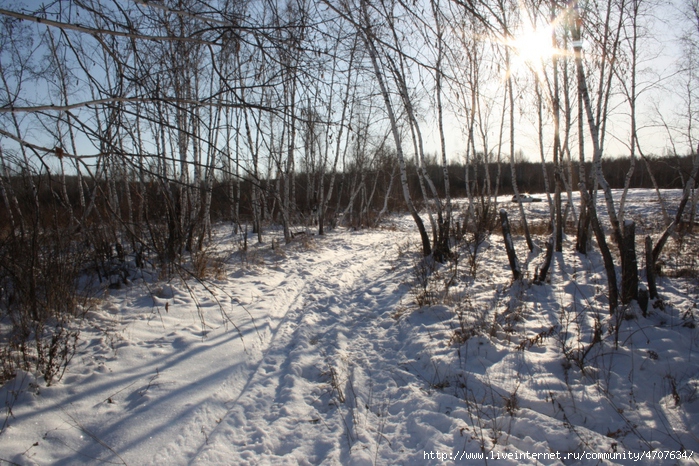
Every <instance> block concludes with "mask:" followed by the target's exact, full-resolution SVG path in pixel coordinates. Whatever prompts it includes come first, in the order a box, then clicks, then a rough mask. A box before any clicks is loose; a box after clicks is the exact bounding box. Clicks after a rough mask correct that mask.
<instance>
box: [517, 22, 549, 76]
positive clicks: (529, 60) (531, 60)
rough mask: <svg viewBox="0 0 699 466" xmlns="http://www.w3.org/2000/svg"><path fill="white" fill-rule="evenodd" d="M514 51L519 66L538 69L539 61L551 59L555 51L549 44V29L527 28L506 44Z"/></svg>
mask: <svg viewBox="0 0 699 466" xmlns="http://www.w3.org/2000/svg"><path fill="white" fill-rule="evenodd" d="M508 45H510V47H512V49H513V50H514V53H515V56H516V57H517V61H518V62H519V65H523V66H533V67H537V68H538V67H539V66H540V65H541V61H542V60H544V61H546V60H547V59H549V58H551V57H552V56H553V55H554V54H555V52H556V50H555V48H554V47H553V45H552V43H551V27H550V26H548V27H542V28H539V29H534V28H528V29H526V30H524V31H522V32H520V33H519V34H517V36H516V37H515V38H513V39H512V40H511V41H510V43H509V44H508Z"/></svg>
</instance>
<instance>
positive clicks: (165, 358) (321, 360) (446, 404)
mask: <svg viewBox="0 0 699 466" xmlns="http://www.w3.org/2000/svg"><path fill="white" fill-rule="evenodd" d="M653 195H654V193H652V192H648V191H635V192H632V193H631V195H630V196H629V200H628V201H627V202H628V203H629V207H630V211H629V213H628V214H627V218H638V219H640V220H643V219H644V218H647V219H649V220H648V222H646V223H649V222H650V219H653V221H657V219H658V217H659V213H658V209H657V202H656V201H655V200H654V198H653ZM666 195H667V196H668V199H669V202H671V203H672V202H674V201H676V199H677V198H678V196H679V193H678V192H668V193H666ZM503 205H504V206H505V207H507V208H508V209H509V208H511V206H507V205H505V204H503ZM671 205H673V204H671ZM526 209H527V212H528V215H531V216H532V217H530V219H534V217H536V216H537V215H538V216H539V217H540V220H544V219H546V218H548V210H547V209H548V206H547V204H546V203H536V204H534V203H532V204H529V205H527V206H526ZM510 215H511V217H512V218H513V219H514V220H513V223H514V222H516V221H517V220H516V219H517V215H518V212H517V209H512V211H511V212H510ZM638 233H639V235H638V236H639V238H640V239H639V241H640V240H642V234H646V233H644V232H643V231H639V232H638ZM270 235H271V236H268V237H267V239H268V240H269V242H267V243H265V244H262V245H255V244H254V240H253V238H252V237H251V238H250V240H249V243H248V244H249V249H248V250H247V251H244V252H243V251H241V250H239V245H238V242H237V240H236V237H235V235H233V234H232V232H231V230H230V228H229V227H227V226H224V225H219V226H218V227H217V229H216V238H215V244H216V248H217V252H218V253H219V254H221V256H222V257H224V258H225V268H224V269H223V271H222V272H221V273H220V274H218V275H217V276H216V277H215V278H210V279H209V280H208V281H206V282H205V283H203V284H202V283H197V282H196V281H193V280H189V281H187V282H183V281H182V280H180V279H176V278H172V279H171V280H169V281H154V280H153V279H152V278H149V277H148V276H142V277H141V278H138V279H136V280H134V282H133V284H132V285H131V286H128V287H126V288H122V289H118V290H108V291H109V293H106V292H105V295H104V296H102V297H101V300H100V304H99V306H98V308H97V309H96V310H95V311H92V312H91V313H90V315H89V318H88V319H87V320H86V321H85V322H84V323H83V328H82V330H81V334H80V341H79V345H78V349H77V352H76V355H75V356H74V358H73V360H72V361H71V364H70V365H69V366H68V369H67V371H66V373H65V375H64V376H63V378H62V379H61V380H60V381H59V382H57V383H54V384H53V385H51V386H46V384H45V383H43V381H42V380H41V379H37V378H36V377H35V375H33V374H29V373H19V374H18V376H17V377H16V378H15V380H14V381H11V382H8V383H6V384H5V385H4V386H3V387H1V388H0V397H2V399H4V400H5V403H6V407H8V408H11V414H9V415H8V416H7V418H6V423H5V427H4V429H3V431H2V433H1V434H0V459H1V460H4V461H7V462H10V463H16V464H71V465H73V464H96V463H107V464H129V465H132V464H139V465H140V464H173V465H176V464H241V465H245V464H255V465H256V464H274V465H280V464H281V465H284V464H289V465H296V464H301V465H315V464H331V465H332V464H349V465H373V464H406V465H411V464H416V465H417V464H485V463H487V462H488V461H491V462H494V463H495V464H502V465H507V464H513V465H514V464H583V465H587V464H696V463H697V462H698V461H699V456H697V455H696V454H695V453H694V452H695V451H699V352H698V350H699V330H698V329H697V328H696V325H695V321H696V318H697V317H699V316H698V315H697V312H699V311H698V310H697V297H698V296H699V285H698V283H697V279H696V277H695V278H691V277H685V278H672V279H671V278H668V277H660V278H659V283H658V285H659V291H660V294H661V297H662V301H657V302H656V303H655V307H654V308H652V309H650V310H649V313H648V317H642V316H641V314H640V311H639V310H638V309H635V308H633V307H631V308H629V309H628V310H627V311H626V314H624V315H622V316H621V317H619V318H618V319H617V318H616V317H612V316H609V312H608V305H607V299H606V278H605V274H604V267H603V264H602V260H601V257H600V256H599V254H598V253H597V252H593V253H591V254H589V255H588V256H582V255H579V254H576V253H574V252H572V249H573V248H572V245H571V244H570V241H571V240H572V239H574V238H568V241H566V243H565V245H564V252H563V253H558V254H555V255H554V260H553V264H552V268H551V271H550V275H549V277H550V279H549V283H545V284H541V285H535V284H532V278H533V277H534V272H535V270H536V266H537V265H538V264H539V263H540V262H541V260H543V253H539V254H531V255H530V254H528V251H527V250H526V245H525V244H524V241H523V239H522V237H521V236H515V238H514V242H515V247H516V248H517V251H518V255H519V257H520V258H526V260H524V261H521V262H522V267H523V274H524V275H525V278H524V279H523V280H522V281H513V280H512V278H511V272H510V270H509V267H508V262H507V257H506V254H505V249H504V245H503V241H502V235H501V234H500V230H499V229H496V230H495V232H494V233H493V235H492V236H491V237H490V238H489V239H488V240H487V241H486V242H485V243H484V244H483V245H482V246H481V249H480V250H479V253H478V254H479V255H478V256H477V262H476V264H477V267H476V274H475V277H474V276H471V275H470V273H469V271H468V266H467V253H466V252H463V251H462V256H461V258H460V261H459V265H458V268H457V269H456V272H454V269H453V265H450V264H444V265H441V266H439V267H437V268H436V269H435V270H434V271H433V272H432V273H431V274H430V275H429V279H426V277H425V276H420V275H421V273H422V274H425V273H427V272H425V271H429V269H430V267H429V264H423V267H416V265H418V264H420V263H421V262H420V261H421V260H422V259H421V258H420V257H419V251H420V247H419V243H418V241H419V237H418V234H417V231H416V229H415V227H414V224H413V223H412V221H411V219H410V217H409V216H397V217H392V218H389V219H387V220H386V221H384V224H383V226H382V228H380V229H375V230H363V231H350V230H347V229H342V228H339V229H336V230H334V231H331V232H330V233H329V234H327V235H325V236H323V237H318V236H311V235H309V234H307V235H303V236H301V237H299V238H298V239H296V240H295V241H294V242H292V243H290V244H289V245H282V246H280V245H279V242H278V241H275V242H274V248H273V247H272V241H271V238H273V237H274V236H273V235H274V232H272V233H270ZM544 239H545V238H543V237H540V238H539V240H540V241H543V240H544ZM639 244H641V243H639ZM689 246H691V245H689ZM689 246H686V247H689ZM640 247H641V248H642V244H641V246H640ZM668 248H669V246H668ZM641 250H642V249H639V251H641ZM666 255H671V254H670V253H669V252H668V253H666ZM677 255H678V256H679V254H677ZM641 256H642V255H641V254H639V257H641ZM617 262H618V259H617ZM639 265H640V264H639ZM421 270H422V272H420V271H421ZM425 280H426V281H425ZM421 281H422V283H423V285H424V286H422V287H421V286H417V285H418V284H419V283H421ZM448 282H450V283H451V285H450V287H449V291H448V293H446V292H445V289H446V288H447V287H446V285H445V283H448ZM204 286H206V289H205V288H204ZM418 299H420V300H421V302H425V303H429V304H426V305H424V306H421V307H420V306H418V305H417V304H416V302H417V301H418ZM617 323H618V324H619V326H618V334H617V332H615V331H614V326H615V324H617ZM596 336H597V337H598V338H600V339H601V342H598V343H596V344H592V342H593V341H595V337H596ZM616 342H618V345H617V343H616ZM651 451H654V452H655V453H648V452H651ZM665 451H668V452H672V455H673V456H677V457H682V456H684V458H679V459H671V458H658V455H666V456H670V453H667V454H665V453H663V452H665ZM676 452H684V453H676ZM603 453H606V454H615V453H616V455H617V456H616V458H614V459H605V460H603V461H601V460H600V459H599V458H600V456H599V455H601V454H603ZM646 453H647V454H648V455H649V456H648V457H643V458H634V459H629V458H630V455H631V454H635V455H640V454H646ZM479 454H484V455H486V459H480V460H477V459H472V458H471V459H469V455H479ZM585 455H586V456H585ZM624 455H626V459H624ZM652 455H656V457H655V458H653V457H652ZM635 460H640V461H635Z"/></svg>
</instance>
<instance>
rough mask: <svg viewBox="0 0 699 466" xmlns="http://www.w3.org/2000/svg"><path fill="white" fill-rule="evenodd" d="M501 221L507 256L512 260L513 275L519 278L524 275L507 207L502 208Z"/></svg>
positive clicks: (516, 278)
mask: <svg viewBox="0 0 699 466" xmlns="http://www.w3.org/2000/svg"><path fill="white" fill-rule="evenodd" d="M500 223H501V225H502V237H503V239H504V240H505V250H506V251H507V258H508V259H509V261H510V269H512V276H513V277H514V279H515V280H519V279H520V278H521V277H522V269H521V267H520V265H519V260H517V251H515V246H514V243H513V241H512V232H511V230H510V221H509V220H508V219H507V212H506V211H505V209H501V210H500Z"/></svg>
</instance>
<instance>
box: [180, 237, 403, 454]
mask: <svg viewBox="0 0 699 466" xmlns="http://www.w3.org/2000/svg"><path fill="white" fill-rule="evenodd" d="M395 242H396V237H395V236H394V235H387V234H386V232H363V233H361V234H353V235H344V236H343V237H342V238H341V239H340V238H337V239H330V240H329V241H328V243H329V244H327V247H335V248H342V250H341V252H339V253H338V254H336V255H334V256H333V257H332V258H331V259H329V260H326V261H323V262H322V263H321V264H322V266H321V267H306V266H305V265H307V263H306V264H304V266H300V267H299V269H297V270H296V271H295V272H294V273H295V274H297V275H304V276H305V285H304V286H303V288H302V289H301V290H300V293H299V295H298V299H296V300H294V301H293V302H291V303H290V304H289V309H288V311H287V313H286V316H285V318H284V320H283V321H282V322H281V323H280V324H279V326H278V327H277V329H276V332H275V335H274V337H273V339H272V341H271V342H270V344H269V346H268V349H267V350H266V351H265V355H264V357H263V359H262V361H261V363H260V365H259V366H258V369H257V371H256V372H255V373H254V374H253V376H252V377H251V379H250V380H249V381H248V384H247V385H246V387H245V389H244V390H243V392H242V393H241V394H240V395H239V396H238V397H237V398H236V399H235V400H234V401H232V402H231V403H230V410H229V412H228V413H227V414H226V416H225V418H224V419H223V420H222V421H221V422H220V423H219V424H218V426H217V427H216V429H215V430H214V431H213V432H212V433H211V434H210V435H209V438H208V442H207V443H206V444H204V445H202V449H201V450H200V452H199V454H198V455H197V457H196V458H195V460H194V463H197V464H203V463H211V462H213V463H231V464H260V463H262V464H265V463H267V462H272V461H273V462H274V464H318V463H320V462H323V461H330V462H339V461H342V462H346V460H347V459H348V458H349V457H350V456H351V455H353V454H354V453H355V452H359V453H361V450H362V449H361V448H355V449H354V452H352V451H351V449H352V447H354V446H355V445H358V444H359V443H362V442H365V443H366V441H368V440H371V439H367V438H364V437H366V435H365V434H366V432H364V430H363V429H362V428H361V427H360V426H359V424H360V423H361V419H358V418H357V416H362V415H363V416H364V420H365V421H366V419H367V416H368V414H367V413H364V414H361V413H360V411H366V409H371V408H375V406H370V405H371V403H372V400H371V397H372V393H374V390H376V391H377V392H380V391H382V389H383V388H382V387H380V386H378V387H377V386H374V384H378V385H386V384H391V385H393V386H396V385H397V384H396V382H395V381H394V377H393V376H392V375H391V374H390V373H389V372H390V371H392V370H393V368H395V367H396V365H395V361H392V362H391V369H390V370H389V371H388V372H386V371H385V370H384V369H383V368H384V367H388V366H387V365H386V364H384V363H382V362H381V358H382V356H381V354H382V353H385V352H389V353H392V354H394V356H393V357H396V356H395V353H397V350H398V348H393V347H390V348H385V347H384V346H385V343H384V342H385V341H387V340H388V339H387V338H386V335H385V333H386V332H396V331H397V330H395V327H394V326H395V321H394V320H393V319H392V318H391V317H390V313H391V310H392V309H393V307H394V305H395V304H396V303H397V302H398V301H399V300H400V298H401V296H402V295H403V294H404V292H405V291H406V290H405V289H403V288H402V287H401V285H400V283H399V282H398V279H397V276H398V272H396V271H391V270H390V269H389V266H388V264H387V260H388V259H390V258H391V255H393V254H395V251H394V249H393V246H394V245H395ZM307 254H309V253H307ZM322 254H324V255H326V254H327V253H326V252H322ZM302 259H303V257H302V258H301V260H302ZM297 260H298V259H297ZM302 294H303V296H301V295H302ZM370 362H373V364H375V365H376V366H379V367H375V368H368V367H364V366H367V365H368V364H369V363H370ZM382 371H383V372H384V374H383V375H380V374H379V373H380V372H382ZM360 398H361V402H360ZM360 406H364V407H363V408H361V409H360ZM379 409H383V408H379ZM375 434H377V435H376V437H380V435H378V433H375ZM370 437H374V434H371V435H370ZM309 439H314V440H313V441H309ZM374 440H375V439H374ZM369 443H371V442H369ZM355 456H356V457H357V458H359V456H361V455H359V456H357V455H355Z"/></svg>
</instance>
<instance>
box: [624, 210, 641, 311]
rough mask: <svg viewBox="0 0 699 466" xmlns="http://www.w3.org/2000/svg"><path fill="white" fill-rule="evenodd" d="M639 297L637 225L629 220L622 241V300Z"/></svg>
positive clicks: (628, 300)
mask: <svg viewBox="0 0 699 466" xmlns="http://www.w3.org/2000/svg"><path fill="white" fill-rule="evenodd" d="M637 299H638V262H637V260H636V225H635V224H634V222H632V221H630V220H627V221H626V222H625V224H624V232H623V236H622V241H621V302H622V303H624V304H629V303H630V302H631V301H633V300H637Z"/></svg>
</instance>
